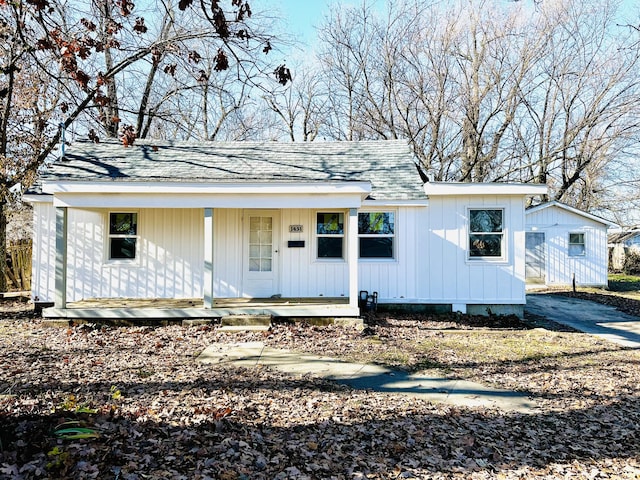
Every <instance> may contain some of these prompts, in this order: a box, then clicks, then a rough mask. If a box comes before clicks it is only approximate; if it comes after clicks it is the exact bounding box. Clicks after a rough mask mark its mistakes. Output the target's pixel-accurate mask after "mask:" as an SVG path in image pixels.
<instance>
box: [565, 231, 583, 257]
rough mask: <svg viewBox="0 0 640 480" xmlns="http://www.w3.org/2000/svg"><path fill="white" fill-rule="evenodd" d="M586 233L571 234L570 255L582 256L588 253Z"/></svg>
mask: <svg viewBox="0 0 640 480" xmlns="http://www.w3.org/2000/svg"><path fill="white" fill-rule="evenodd" d="M584 240H585V238H584V233H570V234H569V256H570V257H581V256H584V255H586V253H587V246H586V243H585V241H584Z"/></svg>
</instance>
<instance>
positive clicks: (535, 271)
mask: <svg viewBox="0 0 640 480" xmlns="http://www.w3.org/2000/svg"><path fill="white" fill-rule="evenodd" d="M616 227H617V225H616V224H615V223H613V222H610V221H608V220H605V219H603V218H601V217H598V216H596V215H592V214H590V213H587V212H584V211H581V210H578V209H577V208H573V207H570V206H568V205H565V204H563V203H560V202H557V201H553V202H547V203H543V204H540V205H537V206H535V207H532V208H529V209H527V211H526V228H527V231H526V262H525V263H526V281H527V284H541V285H547V286H567V285H574V284H575V285H576V286H598V287H606V286H607V285H608V263H609V254H608V249H607V230H608V229H609V228H616Z"/></svg>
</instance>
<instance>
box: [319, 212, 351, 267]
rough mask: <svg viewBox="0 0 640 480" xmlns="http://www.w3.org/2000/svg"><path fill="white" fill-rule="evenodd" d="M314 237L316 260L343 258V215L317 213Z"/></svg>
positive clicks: (337, 213) (339, 213)
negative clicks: (315, 238)
mask: <svg viewBox="0 0 640 480" xmlns="http://www.w3.org/2000/svg"><path fill="white" fill-rule="evenodd" d="M316 237H317V245H318V258H344V254H343V252H344V213H341V212H318V213H317V216H316Z"/></svg>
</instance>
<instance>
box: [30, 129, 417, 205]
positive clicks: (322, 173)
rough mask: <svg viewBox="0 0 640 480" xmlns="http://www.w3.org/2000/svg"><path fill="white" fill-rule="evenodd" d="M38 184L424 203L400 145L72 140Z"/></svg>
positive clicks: (411, 162)
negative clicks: (358, 196)
mask: <svg viewBox="0 0 640 480" xmlns="http://www.w3.org/2000/svg"><path fill="white" fill-rule="evenodd" d="M41 181H42V192H43V193H45V194H52V193H53V194H59V193H67V194H68V193H89V192H93V193H116V192H118V191H121V192H123V193H124V192H127V191H128V192H131V190H130V188H131V186H132V185H136V184H137V185H155V186H162V185H164V186H165V187H168V186H172V188H177V189H180V188H185V187H186V186H187V185H190V186H193V187H194V189H196V190H199V192H200V193H204V190H205V189H206V188H208V187H210V188H217V189H218V190H220V189H221V188H222V189H224V186H225V185H227V186H231V185H235V186H240V185H244V186H248V187H251V188H252V189H254V190H253V191H255V192H259V191H261V192H263V193H268V190H269V189H270V188H273V187H274V186H276V185H277V186H279V187H284V188H283V190H285V191H287V190H288V191H291V189H292V188H294V186H295V185H297V186H305V188H306V186H311V187H312V188H310V191H311V192H313V191H314V189H315V190H316V191H318V190H317V189H316V187H314V186H316V185H317V186H321V185H322V186H327V185H332V186H336V185H338V186H339V185H340V184H343V185H344V186H348V185H352V186H357V187H358V188H357V189H359V190H360V193H364V194H365V196H367V198H368V199H373V200H425V199H426V195H425V192H424V189H423V187H422V181H421V179H420V176H419V174H418V170H417V168H416V159H415V157H414V155H413V153H412V152H411V149H410V147H409V145H408V144H407V142H406V141H367V142H305V143H280V142H201V143H181V142H150V141H138V142H136V143H135V144H134V145H133V146H131V147H127V148H125V147H123V146H122V145H121V144H120V143H115V142H105V143H97V144H96V143H90V142H76V143H74V144H73V145H72V146H70V147H69V148H68V149H67V151H66V153H65V156H64V158H63V159H62V160H61V161H58V162H55V163H53V164H52V165H51V166H50V167H49V169H48V170H47V171H45V172H44V173H43V175H42V177H41ZM363 182H366V183H368V184H370V185H371V187H370V191H369V188H365V189H363V188H362V187H361V185H362V184H363ZM72 185H74V186H73V187H72ZM287 185H289V187H287ZM83 189H85V190H84V191H82V190H83ZM338 190H340V189H338ZM184 193H187V192H186V191H185V192H184ZM189 193H191V192H189ZM211 193H214V192H211ZM321 193H324V194H326V193H331V192H324V191H323V192H321ZM354 193H355V192H354Z"/></svg>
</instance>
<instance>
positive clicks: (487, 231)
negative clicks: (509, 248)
mask: <svg viewBox="0 0 640 480" xmlns="http://www.w3.org/2000/svg"><path fill="white" fill-rule="evenodd" d="M505 253H506V252H505V245H504V210H503V209H500V208H477V209H476V208H472V209H470V210H469V258H470V259H482V258H489V259H500V258H505Z"/></svg>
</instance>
